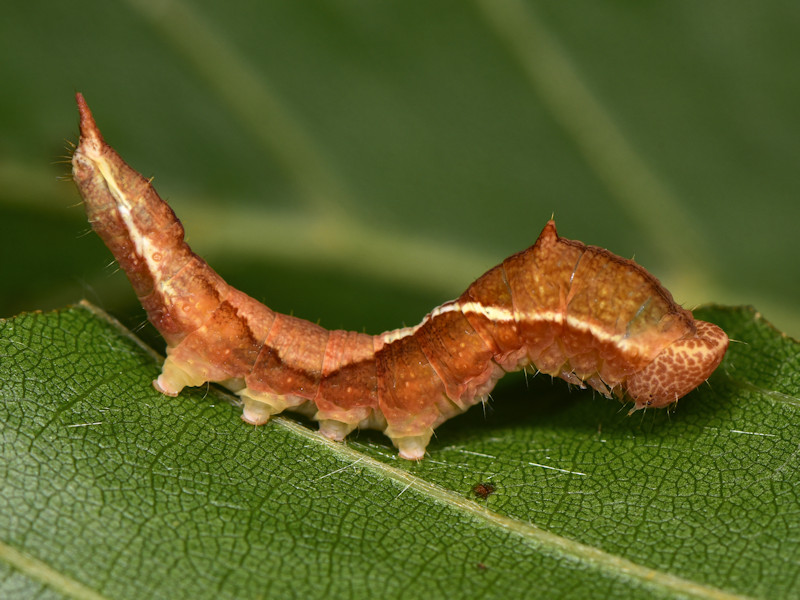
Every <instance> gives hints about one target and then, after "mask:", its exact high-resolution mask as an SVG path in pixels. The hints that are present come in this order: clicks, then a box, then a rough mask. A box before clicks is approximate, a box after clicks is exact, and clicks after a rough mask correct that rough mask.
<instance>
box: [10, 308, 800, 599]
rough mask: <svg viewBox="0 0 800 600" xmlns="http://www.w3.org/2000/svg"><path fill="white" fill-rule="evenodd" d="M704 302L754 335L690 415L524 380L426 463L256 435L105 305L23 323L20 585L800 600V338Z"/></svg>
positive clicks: (17, 437) (693, 403)
mask: <svg viewBox="0 0 800 600" xmlns="http://www.w3.org/2000/svg"><path fill="white" fill-rule="evenodd" d="M699 316H700V317H701V318H704V319H708V320H712V321H715V322H717V323H719V324H720V325H722V326H723V327H725V328H726V330H727V331H728V332H729V334H730V335H731V337H732V338H734V339H737V340H739V343H736V344H733V345H732V347H731V350H730V352H729V354H728V356H727V357H726V359H725V361H724V362H723V365H722V366H721V367H720V369H719V370H718V371H717V372H716V373H715V374H714V376H712V378H711V380H710V381H709V385H708V386H704V387H703V388H701V389H699V390H697V391H695V392H693V393H692V394H691V395H690V396H688V397H687V398H685V399H684V400H683V401H681V403H680V406H679V407H678V408H677V410H676V411H675V412H674V413H672V414H667V413H665V412H664V411H650V412H647V413H644V414H642V413H637V414H636V415H635V416H633V417H626V416H625V411H624V409H621V408H620V406H619V405H618V404H617V403H615V402H611V401H607V400H605V399H602V398H599V397H594V398H593V397H592V394H590V393H588V392H583V391H577V390H572V391H569V390H568V388H567V386H566V385H563V384H562V383H561V382H555V383H551V382H550V381H549V380H547V379H546V378H542V377H539V378H534V379H532V380H530V382H529V386H526V385H525V379H524V378H523V377H521V376H520V377H517V378H516V379H512V381H511V382H510V383H509V384H507V385H506V386H504V387H502V388H501V389H500V390H499V391H498V392H496V394H495V402H494V403H493V404H492V406H491V408H490V410H489V411H488V414H487V415H486V416H484V415H483V414H482V413H481V411H480V409H479V408H478V409H473V410H472V411H470V412H469V413H468V414H467V415H465V416H463V417H460V418H456V419H454V420H452V421H450V422H449V423H448V424H446V425H445V426H444V427H442V428H440V429H439V430H437V439H436V440H434V442H433V443H432V445H431V447H430V452H429V456H428V457H427V458H426V459H425V460H424V461H422V462H420V463H408V462H405V461H401V460H399V459H397V458H396V457H395V456H394V449H392V448H391V447H390V446H389V444H388V441H387V440H385V439H384V438H382V437H381V436H380V435H378V434H376V433H368V432H361V433H360V434H358V435H357V436H355V437H353V438H351V439H349V440H348V442H347V443H346V444H336V443H332V442H328V441H326V440H324V439H323V438H321V437H320V436H318V435H317V434H316V433H315V432H314V431H313V430H312V429H310V428H309V427H308V425H307V424H305V423H303V422H298V421H295V420H293V419H290V418H288V419H287V418H278V419H275V420H274V421H272V422H271V423H270V424H269V425H267V426H265V427H261V428H253V427H251V426H247V425H245V424H243V423H242V422H241V421H240V420H239V419H238V414H239V409H238V408H236V407H234V406H232V405H231V404H230V403H229V401H228V397H227V396H225V395H224V394H222V393H221V392H218V391H216V390H214V389H195V390H191V391H189V392H185V393H183V394H181V396H180V397H179V398H177V399H171V398H167V397H165V396H162V395H160V394H158V393H156V392H155V391H154V390H153V388H152V387H151V385H150V381H151V380H152V379H153V378H154V377H155V376H156V375H157V373H158V371H159V367H158V361H157V359H156V357H155V356H154V355H153V354H152V352H151V351H149V350H148V349H147V348H146V347H143V346H142V345H141V343H140V342H139V341H138V340H137V339H136V338H134V337H133V336H132V335H131V334H130V333H128V332H127V331H125V330H124V329H121V328H120V327H119V325H117V324H116V323H115V322H113V321H111V320H110V319H109V318H108V317H106V316H105V315H104V314H102V313H100V312H99V311H97V310H96V309H93V308H91V307H90V306H89V305H82V306H79V307H74V308H69V309H64V310H60V311H56V312H51V313H46V314H27V315H21V316H19V317H16V318H13V319H9V320H5V321H2V322H1V324H0V357H1V358H2V361H1V362H0V371H2V372H0V381H2V383H1V384H0V386H1V387H0V390H1V394H0V398H1V399H2V409H1V410H2V412H3V414H2V418H0V422H2V430H1V432H0V435H1V436H2V448H3V459H2V463H0V465H2V466H1V467H0V468H2V471H0V484H1V485H2V490H0V504H2V506H0V555H2V559H3V560H2V561H1V562H0V564H2V569H3V572H4V573H3V577H2V579H0V592H2V593H1V594H0V595H4V596H7V595H9V594H10V593H17V594H21V595H25V596H28V597H34V596H35V595H36V594H41V595H42V597H76V598H90V597H106V598H140V597H153V598H183V597H186V598H205V597H208V598H212V597H213V598H234V597H275V596H281V595H287V594H295V595H303V596H314V597H320V596H326V597H335V598H350V597H364V596H372V597H375V596H384V597H385V596H400V595H403V596H404V597H420V598H421V597H432V596H445V595H453V594H455V595H458V596H465V595H476V596H479V597H487V598H490V597H508V596H517V597H519V596H523V595H526V594H531V593H533V592H536V593H538V594H541V595H543V596H558V597H575V598H579V597H581V598H586V597H596V598H600V597H609V596H616V597H619V596H620V595H624V596H626V597H643V598H644V597H678V596H686V595H689V596H698V597H708V598H718V597H728V595H730V596H731V597H733V596H735V595H745V596H754V597H764V598H768V597H781V596H783V597H785V596H788V595H791V593H792V591H796V590H797V578H798V575H799V574H800V570H799V569H798V567H797V565H796V561H795V560H794V557H795V556H797V553H798V552H800V548H798V537H797V536H796V535H795V533H794V532H796V531H798V530H800V522H798V521H799V520H800V511H798V507H800V504H798V498H797V492H796V490H797V489H798V485H799V484H800V482H798V481H797V479H798V476H797V474H796V473H797V471H798V470H797V469H796V468H795V467H796V461H797V447H798V442H800V436H799V435H798V433H797V428H796V427H795V426H794V424H795V423H796V421H797V417H796V415H797V411H798V408H799V406H800V400H798V395H800V394H799V393H798V388H800V385H798V380H797V375H796V374H797V372H798V366H800V365H798V364H797V363H798V344H797V343H796V342H795V341H793V340H791V339H789V338H787V337H785V336H781V335H780V334H778V333H777V332H776V331H775V330H774V329H772V328H771V326H770V325H769V324H767V323H765V322H764V321H763V320H761V319H760V318H759V317H758V316H757V315H754V314H753V313H752V312H751V311H747V310H735V309H722V308H716V309H706V310H704V311H702V314H701V315H699ZM480 483H483V484H491V485H492V486H493V488H494V491H493V492H492V493H490V494H489V495H488V496H487V497H486V498H481V497H480V495H479V494H477V493H476V492H475V491H474V490H473V487H474V486H475V485H476V484H480ZM93 595H94V596H93Z"/></svg>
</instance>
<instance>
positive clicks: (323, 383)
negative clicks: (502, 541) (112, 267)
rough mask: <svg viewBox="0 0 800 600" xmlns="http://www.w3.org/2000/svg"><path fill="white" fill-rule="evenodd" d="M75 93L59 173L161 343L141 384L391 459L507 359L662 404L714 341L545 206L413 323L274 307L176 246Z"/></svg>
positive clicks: (693, 375)
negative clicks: (367, 435) (369, 432)
mask: <svg viewBox="0 0 800 600" xmlns="http://www.w3.org/2000/svg"><path fill="white" fill-rule="evenodd" d="M76 99H77V103H78V109H79V113H80V140H79V143H78V145H77V147H76V149H75V151H74V154H73V157H72V167H73V179H74V181H75V183H76V185H77V187H78V190H79V192H80V194H81V196H82V197H83V200H84V204H85V208H86V213H87V217H88V219H89V222H90V223H91V226H92V228H93V229H94V230H95V231H96V232H97V234H98V235H99V236H100V237H101V238H102V239H103V241H104V242H105V244H106V246H108V248H109V249H110V250H111V252H112V254H113V255H114V257H115V259H116V260H117V262H118V263H119V265H120V266H121V267H122V269H123V270H124V271H125V273H126V274H127V276H128V279H129V280H130V282H131V284H132V285H133V288H134V290H135V292H136V294H137V295H138V297H139V299H140V301H141V303H142V306H143V307H144V309H145V310H146V312H147V316H148V319H149V320H150V322H151V323H152V324H153V325H154V326H155V328H156V329H157V330H158V331H159V333H160V334H161V335H162V336H163V338H164V340H165V341H166V343H167V350H166V353H167V356H166V360H165V361H164V364H163V367H162V371H161V374H160V375H159V377H158V378H157V379H156V380H155V381H154V382H153V385H154V386H155V388H156V389H157V390H158V391H160V392H161V393H163V394H166V395H169V396H177V395H178V394H179V393H180V391H181V390H182V389H183V388H184V387H187V386H189V387H191V386H199V385H202V384H204V383H206V382H218V383H220V384H221V385H223V386H225V387H227V388H228V389H230V390H231V391H233V392H234V393H236V394H237V395H238V396H239V398H240V399H241V401H242V405H243V412H242V419H243V420H244V421H246V422H247V423H251V424H253V425H262V424H264V423H266V422H267V421H268V420H269V418H270V416H272V415H275V414H277V413H280V412H282V411H284V410H292V411H297V412H300V413H303V414H306V415H308V416H309V417H311V418H313V419H315V420H316V421H318V422H319V430H320V432H321V433H322V434H323V435H324V436H327V437H328V438H332V439H334V440H343V439H344V438H345V436H347V434H349V433H350V432H351V431H353V430H354V429H355V428H357V427H361V428H375V429H380V430H383V432H384V433H385V434H386V435H387V436H388V437H389V438H390V439H391V441H392V443H393V444H394V445H395V446H396V447H397V448H398V450H399V455H400V456H401V457H402V458H405V459H410V460H419V459H421V458H422V457H423V456H424V454H425V448H426V447H427V445H428V443H429V441H430V439H431V435H432V433H433V430H434V428H435V427H437V426H438V425H440V424H441V423H442V422H444V421H446V420H447V419H449V418H451V417H453V416H455V415H457V414H460V413H462V412H464V411H465V410H467V409H468V408H469V407H470V406H472V405H474V404H476V403H478V402H484V401H485V400H486V398H487V396H488V394H489V392H490V391H491V390H492V388H493V386H494V385H495V383H496V382H497V380H498V379H499V378H500V377H502V376H503V375H504V374H505V373H507V372H510V371H516V370H519V369H523V368H526V367H529V366H530V367H532V368H534V369H536V371H538V372H541V373H546V374H549V375H551V376H554V377H560V378H561V379H564V380H566V381H567V382H569V383H570V384H573V385H576V386H580V387H585V386H586V385H588V386H590V387H591V388H593V389H595V390H597V391H598V392H600V393H601V394H602V395H604V396H606V397H609V398H610V397H612V396H617V397H618V398H620V399H623V400H624V399H629V400H631V401H633V402H634V409H640V408H644V407H665V406H668V405H670V404H673V403H675V402H677V400H678V399H679V398H681V397H683V396H684V395H686V394H687V393H689V392H690V391H691V390H693V389H694V388H696V387H697V386H698V385H700V384H701V383H702V382H703V381H705V380H706V379H707V378H708V377H709V376H710V374H711V373H712V372H713V371H714V369H715V368H716V367H717V366H718V365H719V363H720V361H721V360H722V358H723V356H724V355H725V352H726V350H727V347H728V337H727V336H726V335H725V333H724V332H723V331H722V330H721V329H720V328H719V327H717V326H716V325H713V324H711V323H707V322H704V321H697V320H695V319H694V318H693V316H692V313H691V312H690V311H688V310H686V309H684V308H682V307H681V306H680V305H678V304H677V303H676V302H675V301H674V300H673V298H672V295H671V294H670V293H669V292H668V291H667V290H666V289H664V287H662V286H661V284H660V283H659V281H658V279H656V278H655V277H654V276H653V275H651V274H650V273H648V272H647V271H646V270H645V269H644V268H642V267H640V266H639V265H637V264H636V263H634V262H633V261H631V260H627V259H625V258H621V257H619V256H616V255H614V254H612V253H611V252H609V251H608V250H605V249H603V248H599V247H596V246H587V245H585V244H583V243H581V242H579V241H574V240H568V239H564V238H562V237H560V236H559V235H558V233H557V231H556V226H555V223H554V222H553V220H550V221H549V222H548V223H547V224H546V225H545V227H544V230H543V231H542V233H541V235H540V236H539V238H538V239H537V241H536V243H535V244H534V245H533V246H531V247H530V248H528V249H527V250H524V251H522V252H519V253H517V254H514V255H513V256H510V257H509V258H507V259H505V260H504V261H503V262H502V263H501V264H499V265H497V266H496V267H494V268H492V269H490V270H489V271H488V272H486V273H485V274H483V275H482V276H481V277H479V278H478V279H477V280H476V281H475V282H473V283H472V284H471V285H470V286H469V287H468V288H467V290H466V291H465V292H464V293H463V294H462V295H461V296H460V297H458V298H457V299H455V300H453V301H450V302H446V303H444V304H442V305H441V306H439V307H437V308H435V309H433V310H432V311H431V312H430V313H429V314H428V315H427V316H426V317H425V318H424V319H423V320H422V322H421V323H420V324H419V325H416V326H414V327H405V328H402V329H396V330H394V331H388V332H385V333H381V334H378V335H367V334H364V333H356V332H351V331H341V330H336V331H328V330H326V329H324V328H323V327H321V326H319V325H316V324H314V323H311V322H309V321H305V320H303V319H300V318H297V317H294V316H289V315H284V314H279V313H276V312H274V311H272V310H270V309H269V308H268V307H266V306H265V305H263V304H261V303H259V302H258V301H256V300H254V299H253V298H251V297H250V296H247V295H246V294H244V293H243V292H241V291H239V290H236V289H234V288H232V287H231V286H229V285H228V284H227V283H225V281H224V280H223V279H222V278H221V277H220V276H219V275H218V274H217V273H216V272H215V271H214V270H213V269H212V268H211V267H210V266H209V265H208V264H207V263H206V262H205V261H204V260H203V259H202V258H200V257H199V256H197V255H196V254H195V253H194V252H192V250H191V249H190V248H189V246H188V245H187V244H186V242H185V241H184V229H183V226H182V225H181V222H180V221H179V220H178V218H177V217H176V216H175V213H174V212H173V211H172V209H171V208H170V207H169V206H168V205H167V203H166V202H164V201H163V200H162V199H161V198H160V197H159V195H158V194H157V193H156V191H155V189H154V188H153V186H152V185H151V183H150V181H148V180H147V179H145V178H144V177H142V176H141V175H140V174H139V173H137V172H136V171H135V170H133V169H132V168H131V167H129V166H128V165H127V164H126V163H125V162H124V161H123V160H122V159H121V158H120V156H119V155H118V154H117V153H116V152H115V151H114V150H113V149H112V148H111V147H110V146H108V145H107V144H106V142H105V141H104V139H103V137H102V135H101V133H100V131H99V129H98V128H97V125H96V123H95V121H94V118H93V116H92V113H91V111H90V110H89V107H88V105H87V104H86V101H85V100H84V98H83V96H82V95H81V94H80V93H78V94H77V96H76Z"/></svg>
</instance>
